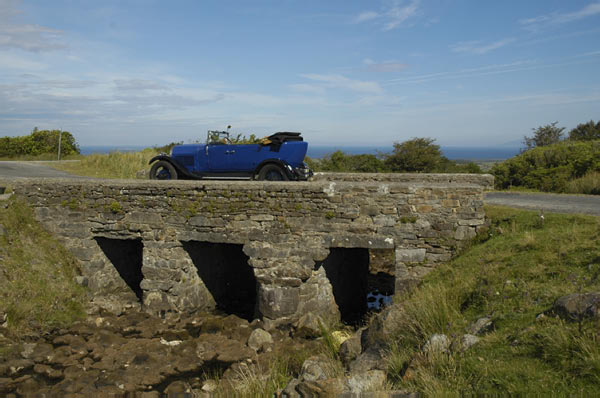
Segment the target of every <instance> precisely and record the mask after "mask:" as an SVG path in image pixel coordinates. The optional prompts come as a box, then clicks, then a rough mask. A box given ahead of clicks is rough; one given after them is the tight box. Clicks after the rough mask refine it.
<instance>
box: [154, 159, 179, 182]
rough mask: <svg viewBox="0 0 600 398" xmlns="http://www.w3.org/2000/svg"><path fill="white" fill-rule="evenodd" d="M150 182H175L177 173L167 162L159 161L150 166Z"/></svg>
mask: <svg viewBox="0 0 600 398" xmlns="http://www.w3.org/2000/svg"><path fill="white" fill-rule="evenodd" d="M150 179H151V180H176V179H177V171H176V170H175V167H173V165H172V164H171V163H169V162H166V161H164V160H159V161H158V162H156V163H154V164H153V165H152V168H151V169H150Z"/></svg>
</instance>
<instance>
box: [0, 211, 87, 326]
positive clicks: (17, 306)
mask: <svg viewBox="0 0 600 398" xmlns="http://www.w3.org/2000/svg"><path fill="white" fill-rule="evenodd" d="M0 225H1V226H2V230H1V231H3V232H2V233H1V234H0V312H4V313H5V314H6V315H7V320H8V325H7V326H8V332H9V333H10V334H11V335H13V336H19V335H21V334H23V333H25V332H28V331H35V332H40V331H44V330H48V329H50V328H54V327H60V326H64V325H68V324H69V323H71V322H73V321H74V320H75V319H79V318H80V317H82V316H83V315H84V311H83V303H84V291H83V289H82V288H81V287H79V286H78V285H76V284H75V282H74V281H73V278H74V276H75V275H76V272H77V262H76V260H75V259H74V258H73V257H72V256H71V254H70V253H69V252H68V251H67V250H66V249H64V248H63V247H62V246H61V245H60V244H59V243H58V242H57V240H56V239H55V238H54V237H53V236H51V235H50V234H49V233H48V232H46V231H45V230H44V229H43V228H42V227H41V226H40V225H39V224H38V223H37V222H36V221H35V219H34V217H33V211H32V209H31V208H30V207H29V206H28V205H27V204H25V203H24V202H22V201H20V200H17V199H10V200H9V201H2V202H0Z"/></svg>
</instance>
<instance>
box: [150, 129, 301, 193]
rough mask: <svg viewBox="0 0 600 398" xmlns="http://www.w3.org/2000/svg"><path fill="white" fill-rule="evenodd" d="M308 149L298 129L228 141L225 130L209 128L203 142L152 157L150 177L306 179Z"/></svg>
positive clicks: (182, 146)
mask: <svg viewBox="0 0 600 398" xmlns="http://www.w3.org/2000/svg"><path fill="white" fill-rule="evenodd" d="M307 149H308V143H306V142H305V141H304V140H303V139H302V137H301V136H300V133H290V132H279V133H275V134H273V135H271V136H269V137H266V138H264V139H263V140H262V141H261V143H259V144H232V143H231V140H230V138H229V133H228V132H226V131H209V132H208V136H207V142H206V144H186V145H177V146H174V147H173V149H172V150H171V154H170V155H167V154H161V155H158V156H156V157H154V158H152V160H150V164H152V168H151V169H150V178H151V179H159V180H161V179H203V178H250V179H259V180H278V181H287V180H296V181H297V180H306V179H308V178H309V177H311V176H312V171H311V170H310V169H309V168H308V167H307V166H306V164H305V163H304V157H305V156H306V151H307Z"/></svg>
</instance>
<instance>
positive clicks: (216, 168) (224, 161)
mask: <svg viewBox="0 0 600 398" xmlns="http://www.w3.org/2000/svg"><path fill="white" fill-rule="evenodd" d="M232 147H233V145H225V144H210V145H208V169H209V171H210V172H213V173H222V172H226V171H231V155H232V152H231V151H232Z"/></svg>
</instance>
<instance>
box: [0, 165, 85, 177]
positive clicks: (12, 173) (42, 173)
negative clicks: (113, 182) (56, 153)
mask: <svg viewBox="0 0 600 398" xmlns="http://www.w3.org/2000/svg"><path fill="white" fill-rule="evenodd" d="M0 177H44V178H45V177H62V178H64V177H71V178H81V177H79V176H74V175H73V174H69V173H67V172H64V171H59V170H55V169H53V168H52V167H48V166H46V165H45V164H44V163H43V162H18V161H0Z"/></svg>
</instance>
